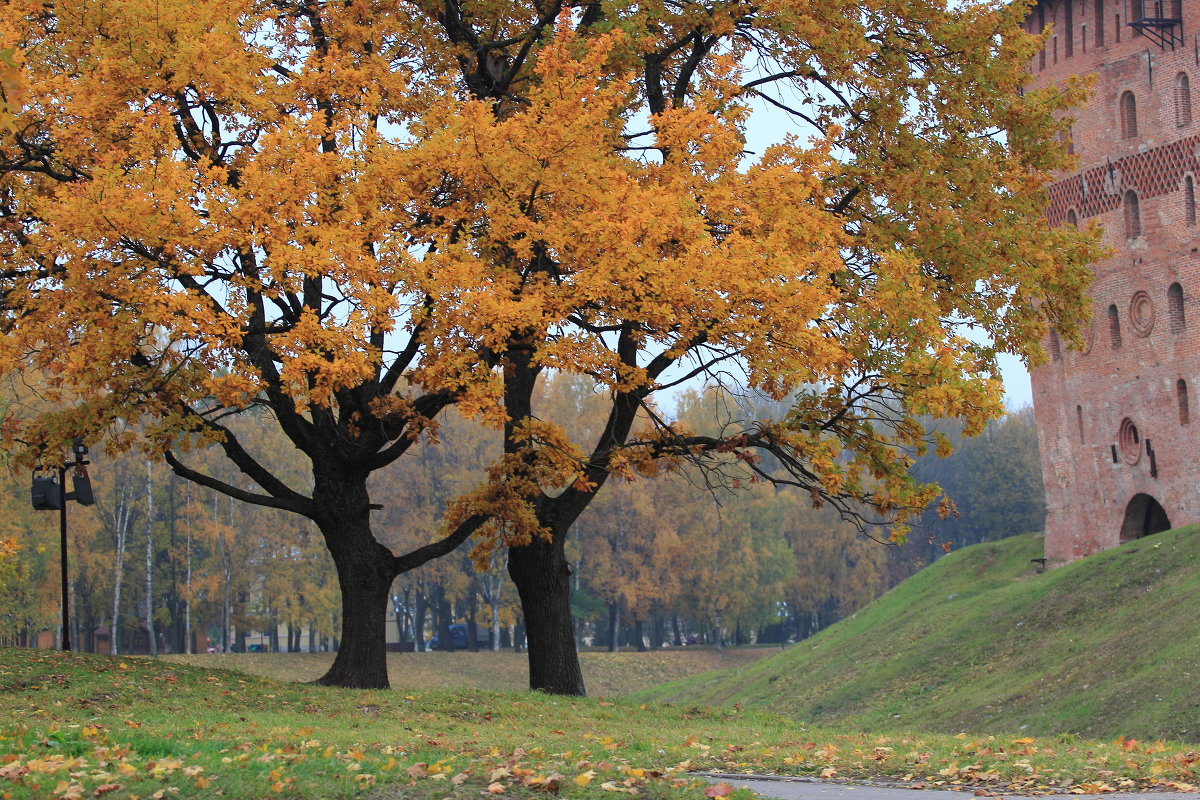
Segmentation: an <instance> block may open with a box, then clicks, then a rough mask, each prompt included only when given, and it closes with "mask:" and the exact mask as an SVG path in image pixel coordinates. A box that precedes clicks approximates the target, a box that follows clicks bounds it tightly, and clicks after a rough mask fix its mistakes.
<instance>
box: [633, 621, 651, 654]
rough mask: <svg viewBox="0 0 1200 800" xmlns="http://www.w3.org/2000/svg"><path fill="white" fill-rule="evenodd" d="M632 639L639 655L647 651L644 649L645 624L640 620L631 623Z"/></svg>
mask: <svg viewBox="0 0 1200 800" xmlns="http://www.w3.org/2000/svg"><path fill="white" fill-rule="evenodd" d="M633 638H634V644H636V645H637V651H638V652H639V653H644V652H646V651H647V650H648V649H649V648H648V647H646V623H644V622H643V621H642V620H641V619H640V618H639V619H637V620H635V621H634V623H633Z"/></svg>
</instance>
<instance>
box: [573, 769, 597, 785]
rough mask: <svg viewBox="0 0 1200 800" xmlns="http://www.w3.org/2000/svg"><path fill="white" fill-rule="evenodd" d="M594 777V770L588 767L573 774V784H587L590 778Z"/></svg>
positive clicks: (590, 780)
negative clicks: (585, 770)
mask: <svg viewBox="0 0 1200 800" xmlns="http://www.w3.org/2000/svg"><path fill="white" fill-rule="evenodd" d="M594 777H596V772H595V770H590V769H589V770H588V771H587V772H581V773H579V774H578V775H576V776H575V785H576V786H587V785H588V784H589V783H591V782H592V778H594Z"/></svg>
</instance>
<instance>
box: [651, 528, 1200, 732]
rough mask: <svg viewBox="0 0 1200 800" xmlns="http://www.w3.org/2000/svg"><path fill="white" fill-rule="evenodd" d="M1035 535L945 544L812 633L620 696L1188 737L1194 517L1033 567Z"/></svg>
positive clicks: (932, 723) (841, 718)
mask: <svg viewBox="0 0 1200 800" xmlns="http://www.w3.org/2000/svg"><path fill="white" fill-rule="evenodd" d="M1041 554H1042V540H1041V538H1040V537H1035V536H1019V537H1014V538H1012V539H1007V540H1005V541H1002V542H997V543H990V544H982V545H977V546H975V547H970V548H966V549H964V550H963V551H961V552H958V553H953V554H951V555H949V556H947V557H946V558H944V559H942V560H940V561H938V562H937V563H936V564H934V565H932V566H931V567H929V568H928V569H925V570H923V571H922V572H920V573H918V574H917V575H915V576H913V577H912V578H910V579H909V580H908V581H906V582H905V583H903V584H901V585H900V586H898V587H896V588H895V589H893V590H892V591H891V592H889V593H888V594H886V595H885V596H883V597H882V598H880V599H879V600H877V601H875V603H873V604H872V605H870V606H868V607H867V608H865V609H863V610H862V611H860V612H859V613H858V614H856V615H855V616H854V617H852V618H850V619H847V620H843V621H842V622H840V623H838V624H837V625H834V626H833V627H831V628H829V629H827V630H825V631H823V632H822V633H820V634H819V635H817V636H814V637H813V638H811V639H808V640H806V641H804V642H801V643H799V644H797V645H794V646H792V647H790V648H788V649H787V650H786V651H785V652H783V653H779V654H777V655H774V656H771V657H769V658H766V659H762V660H760V661H757V662H755V663H753V664H750V665H747V666H745V667H741V668H738V669H735V670H731V671H727V672H722V673H717V674H712V675H707V676H697V677H691V678H684V679H682V680H680V681H676V682H673V683H669V684H666V685H663V686H660V687H657V688H654V689H651V690H648V691H646V692H643V693H641V694H639V695H636V697H638V698H640V699H642V700H657V701H673V702H686V703H704V704H718V705H719V704H725V705H729V704H733V703H740V704H742V705H743V706H744V707H747V708H770V709H771V710H772V711H774V712H776V713H781V714H787V715H789V716H792V717H794V718H797V719H803V720H806V721H810V722H813V723H817V724H832V725H840V726H852V727H855V728H861V729H864V730H871V731H875V732H885V731H895V730H901V729H904V730H911V729H917V730H938V731H965V732H969V733H979V732H988V733H996V732H999V731H1004V732H1007V733H1010V734H1019V735H1027V734H1037V735H1047V734H1058V733H1064V732H1071V733H1077V734H1083V735H1087V736H1096V737H1103V738H1112V737H1116V736H1125V737H1135V738H1138V739H1142V738H1159V737H1165V738H1173V739H1181V740H1185V741H1192V742H1200V624H1197V613H1198V609H1200V569H1198V567H1200V527H1188V528H1181V529H1178V530H1175V531H1171V532H1168V533H1163V534H1159V535H1156V536H1152V537H1147V538H1144V539H1139V540H1136V541H1134V542H1130V543H1129V544H1127V545H1124V546H1122V547H1120V548H1118V549H1115V550H1111V551H1108V552H1105V553H1099V554H1096V555H1093V556H1090V557H1088V558H1085V559H1082V560H1079V561H1076V562H1074V563H1072V564H1068V565H1066V566H1064V567H1061V568H1059V569H1055V570H1051V571H1049V572H1047V573H1045V574H1038V573H1037V572H1036V569H1035V566H1034V564H1032V563H1031V562H1030V559H1031V558H1036V557H1039V556H1041Z"/></svg>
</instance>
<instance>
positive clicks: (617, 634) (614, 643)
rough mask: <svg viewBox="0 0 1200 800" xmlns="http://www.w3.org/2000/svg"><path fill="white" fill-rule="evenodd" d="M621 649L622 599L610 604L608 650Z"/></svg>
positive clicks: (618, 650)
mask: <svg viewBox="0 0 1200 800" xmlns="http://www.w3.org/2000/svg"><path fill="white" fill-rule="evenodd" d="M620 651H621V601H620V600H617V601H615V602H612V603H609V604H608V652H610V653H618V652H620Z"/></svg>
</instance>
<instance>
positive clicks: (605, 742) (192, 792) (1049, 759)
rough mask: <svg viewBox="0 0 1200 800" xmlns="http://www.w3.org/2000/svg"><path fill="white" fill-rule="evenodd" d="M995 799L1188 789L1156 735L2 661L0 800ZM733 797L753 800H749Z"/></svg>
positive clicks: (1185, 761)
mask: <svg viewBox="0 0 1200 800" xmlns="http://www.w3.org/2000/svg"><path fill="white" fill-rule="evenodd" d="M698 769H707V770H721V771H729V772H781V773H787V774H797V775H824V776H826V777H836V778H855V777H860V778H861V777H880V776H883V777H892V778H898V779H908V780H912V781H916V782H919V783H922V784H925V785H927V786H975V787H979V788H980V789H982V790H984V791H993V790H996V791H998V790H1030V791H1038V790H1047V789H1058V790H1065V789H1069V788H1072V787H1079V788H1081V789H1083V790H1087V791H1097V790H1107V789H1112V788H1117V789H1137V788H1150V787H1158V788H1175V789H1189V790H1190V789H1194V788H1195V785H1196V784H1197V783H1200V753H1197V752H1195V750H1194V749H1193V748H1191V747H1188V746H1175V745H1168V744H1163V743H1157V742H1153V743H1137V742H1132V741H1128V740H1122V741H1120V742H1108V743H1095V742H1086V741H1082V740H1080V741H1075V740H1074V739H1072V738H1070V737H1060V738H1058V739H1054V740H1035V739H1033V738H1025V737H1019V738H1013V737H988V736H981V737H975V738H968V737H965V736H950V735H918V734H912V733H903V734H888V735H878V734H873V733H872V734H866V733H862V732H860V731H855V730H851V729H847V728H842V729H828V728H815V727H811V726H808V725H805V724H801V723H797V722H795V721H792V720H788V719H785V718H783V717H780V716H776V715H772V714H766V713H763V712H758V711H751V710H745V709H739V708H736V707H733V708H724V709H707V708H701V707H698V706H685V707H663V706H655V705H646V704H638V703H633V702H629V701H623V700H617V701H609V700H598V699H595V700H585V699H574V698H560V697H551V696H547V695H541V694H535V693H528V692H496V691H482V690H461V689H458V690H453V691H446V690H404V689H401V690H390V691H357V692H356V691H350V690H339V689H331V688H326V687H316V686H309V685H303V684H294V683H284V682H279V681H273V680H269V679H265V678H258V677H254V676H250V675H246V674H244V673H238V672H232V671H226V670H213V669H204V668H199V667H192V666H187V665H180V664H172V663H167V662H165V661H162V660H151V659H132V658H124V659H122V658H110V657H104V656H83V655H72V654H63V653H58V652H55V651H45V650H15V649H0V798H2V799H3V800H31V799H33V798H36V799H37V800H43V799H44V798H52V797H58V798H67V799H68V800H78V799H79V798H84V797H88V798H90V797H108V798H128V799H129V800H132V798H135V797H136V798H139V800H142V799H144V798H169V797H180V798H191V797H194V798H214V797H223V798H261V797H275V796H278V797H288V798H340V797H347V796H350V795H356V794H357V795H360V796H363V797H366V798H370V799H371V800H383V798H395V797H404V798H405V800H468V799H470V800H478V798H479V797H480V795H481V794H483V795H485V796H491V795H494V796H495V797H496V798H498V799H499V800H504V798H518V799H520V798H533V797H536V796H544V795H546V794H555V795H559V796H561V797H563V798H566V799H567V800H600V799H601V798H604V799H605V800H612V798H613V797H614V796H618V795H620V794H629V795H637V796H639V797H645V798H651V800H685V798H688V799H689V800H695V798H696V797H700V796H702V794H701V793H700V791H699V786H700V781H699V779H697V778H695V777H693V776H691V775H689V774H688V772H689V771H690V770H698ZM734 798H735V800H749V795H747V794H745V793H742V792H739V793H737V794H735V795H734Z"/></svg>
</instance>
